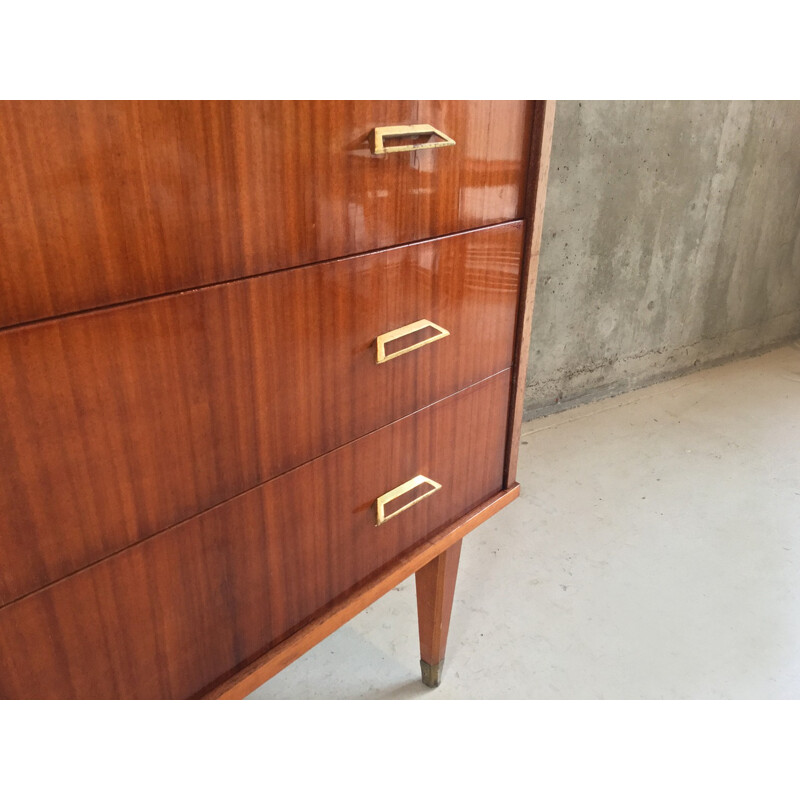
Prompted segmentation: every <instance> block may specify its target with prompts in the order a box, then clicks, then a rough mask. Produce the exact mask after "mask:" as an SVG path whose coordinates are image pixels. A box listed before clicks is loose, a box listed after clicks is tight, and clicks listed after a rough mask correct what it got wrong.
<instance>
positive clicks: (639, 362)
mask: <svg viewBox="0 0 800 800" xmlns="http://www.w3.org/2000/svg"><path fill="white" fill-rule="evenodd" d="M798 335H800V102H760V101H759V102H744V101H737V102H627V101H626V102H582V103H581V102H561V103H559V104H558V105H557V107H556V121H555V134H554V138H553V150H552V156H551V162H550V181H549V186H548V190H547V205H546V209H545V217H544V234H543V241H542V251H541V258H540V261H539V278H538V285H537V290H536V305H535V309H534V316H533V338H532V341H531V359H530V364H529V369H528V377H527V386H526V398H525V413H526V417H527V418H531V417H534V416H541V415H543V414H546V413H550V412H552V411H557V410H559V409H563V408H568V407H571V406H573V405H577V404H578V403H581V402H586V401H589V400H593V399H598V398H600V397H606V396H610V395H612V394H618V393H621V392H625V391H628V390H629V389H633V388H637V387H639V386H643V385H646V384H648V383H653V382H655V381H658V380H663V379H665V378H668V377H672V376H674V375H677V374H680V373H683V372H687V371H689V370H692V369H695V368H698V367H702V366H707V365H709V364H712V363H715V362H719V361H723V360H727V359H729V358H732V357H735V356H738V355H744V354H747V353H751V352H755V351H757V350H760V349H764V348H765V347H767V346H769V345H771V344H773V343H777V342H779V341H783V340H786V339H787V338H790V337H794V336H798Z"/></svg>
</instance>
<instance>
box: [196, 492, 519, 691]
mask: <svg viewBox="0 0 800 800" xmlns="http://www.w3.org/2000/svg"><path fill="white" fill-rule="evenodd" d="M517 497H519V486H518V485H514V486H511V487H510V488H508V489H506V490H505V491H502V492H500V493H499V494H497V495H495V496H494V497H493V498H491V499H490V500H487V501H486V502H485V503H483V504H481V505H480V506H478V507H477V508H475V509H473V510H472V511H470V512H469V513H468V514H466V515H465V516H463V517H461V519H459V520H458V521H457V522H455V523H453V524H452V525H449V526H447V527H446V528H443V529H442V530H441V531H440V532H439V533H438V534H436V535H435V536H434V537H433V539H429V540H428V541H426V542H423V543H422V544H421V545H419V546H418V547H415V548H414V549H413V550H411V551H410V552H409V553H407V554H406V555H405V556H403V557H402V558H401V559H400V560H398V561H396V562H394V563H393V564H392V565H391V566H389V567H388V568H387V569H386V570H385V571H384V572H382V573H379V574H378V575H377V577H375V578H373V579H372V580H371V581H369V583H367V584H366V585H364V586H363V587H362V588H361V589H359V590H358V592H357V593H356V594H353V595H350V596H348V597H347V598H346V599H344V600H341V601H339V602H338V603H336V604H335V605H333V606H332V607H330V608H329V609H328V610H327V611H326V612H325V613H324V614H322V615H321V616H319V617H318V618H317V619H316V620H314V621H313V622H311V623H309V624H308V625H306V626H305V627H304V628H303V629H302V630H301V631H298V632H297V633H296V634H294V636H291V637H289V638H288V639H287V640H286V641H285V642H282V643H281V644H279V645H278V646H277V647H274V648H273V649H272V650H270V651H269V652H268V653H266V654H265V655H263V656H262V657H261V658H259V659H257V660H256V661H254V662H253V663H252V664H249V665H248V666H246V667H244V668H243V669H241V670H239V671H238V672H237V673H236V674H235V675H233V676H231V677H230V678H228V679H227V680H225V681H224V682H223V683H220V684H218V685H217V686H216V687H215V688H213V689H211V690H210V691H208V692H207V693H206V694H205V695H204V699H208V700H238V699H241V698H242V697H245V696H246V695H248V694H250V692H252V691H254V690H255V689H257V688H258V687H259V686H261V684H262V683H264V682H265V681H267V680H269V678H271V677H272V676H273V675H276V674H277V673H278V672H280V671H281V670H282V669H284V668H285V667H287V666H289V664H291V663H292V662H293V661H295V660H296V659H298V658H299V657H300V656H302V655H303V654H304V653H306V652H307V651H308V650H310V649H311V648H312V647H314V645H316V644H319V643H320V642H321V641H322V640H323V639H324V638H325V637H326V636H329V635H330V634H331V633H333V632H334V631H335V630H336V629H337V628H340V627H341V626H342V625H344V624H345V622H348V621H349V620H351V619H352V618H353V617H355V616H356V614H358V613H360V612H361V611H363V610H364V609H365V608H367V607H368V606H370V605H372V603H374V602H375V601H376V600H377V599H378V598H380V597H382V596H383V595H384V594H386V592H388V591H389V590H391V589H393V588H394V587H395V586H397V584H398V583H401V582H402V581H404V580H405V579H406V578H408V577H409V576H411V575H413V574H414V573H415V572H417V571H418V570H419V569H421V568H422V567H424V566H425V565H426V564H427V563H428V562H430V561H431V560H432V559H434V558H436V557H437V556H438V555H439V554H440V553H443V552H444V551H445V550H447V549H448V548H449V547H450V546H451V545H453V544H455V543H456V542H457V541H459V540H461V539H462V538H463V537H464V536H466V534H468V533H469V532H470V531H471V530H474V529H475V528H477V527H478V525H480V524H481V523H482V522H485V521H486V520H487V519H489V517H491V516H492V515H493V514H496V513H497V512H498V511H500V509H502V508H504V507H505V506H507V505H508V504H509V503H510V502H511V501H512V500H515V499H516V498H517Z"/></svg>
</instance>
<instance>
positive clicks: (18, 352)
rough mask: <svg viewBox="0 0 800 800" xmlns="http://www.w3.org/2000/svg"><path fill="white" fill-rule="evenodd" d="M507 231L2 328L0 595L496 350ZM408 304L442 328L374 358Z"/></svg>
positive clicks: (295, 460) (266, 470) (88, 558)
mask: <svg viewBox="0 0 800 800" xmlns="http://www.w3.org/2000/svg"><path fill="white" fill-rule="evenodd" d="M521 234H522V231H521V224H519V223H510V224H507V225H502V226H497V227H495V228H492V229H488V230H482V231H476V232H472V233H468V234H460V235H456V236H452V237H447V238H444V239H442V240H439V241H435V242H427V243H423V244H418V245H412V246H408V247H403V248H396V249H392V250H389V251H385V252H382V253H376V254H372V255H368V256H359V257H355V258H350V259H343V260H341V261H337V262H333V263H328V264H321V265H317V266H312V267H304V268H301V269H296V270H288V271H285V272H281V273H277V274H274V275H267V276H263V277H260V278H252V279H248V280H246V281H238V282H233V283H229V284H225V285H221V286H215V287H210V288H208V289H202V290H197V291H193V292H188V293H185V294H181V295H173V296H169V297H165V298H158V299H155V300H149V301H145V302H142V303H135V304H131V305H127V306H122V307H117V308H113V309H107V310H104V311H100V312H92V313H89V314H83V315H78V316H73V317H68V318H64V319H60V320H54V321H50V322H44V323H37V324H34V325H30V326H24V327H21V328H16V329H12V330H9V331H5V332H3V333H0V452H1V453H2V459H3V480H2V481H0V605H2V604H4V603H8V602H10V601H11V600H13V599H15V598H17V597H20V596H22V595H24V594H26V593H28V592H30V591H33V590H35V589H37V588H39V587H41V586H43V585H45V584H47V583H49V582H51V581H54V580H57V579H59V578H61V577H63V576H64V575H67V574H69V573H71V572H73V571H75V570H76V569H80V568H81V567H84V566H86V565H87V564H89V563H93V562H94V561H97V560H99V559H101V558H103V557H106V556H108V555H110V554H112V553H114V552H116V551H118V550H120V549H122V548H123V547H126V546H128V545H130V544H132V543H134V542H136V541H138V540H140V539H141V538H144V537H146V536H149V535H152V534H154V533H156V532H157V531H160V530H163V529H164V528H166V527H168V526H169V525H173V524H175V523H177V522H180V521H182V520H185V519H187V518H189V517H191V516H193V515H194V514H197V513H199V512H201V511H203V510H205V509H208V508H210V507H211V506H213V505H215V504H217V503H220V502H222V501H223V500H227V499H229V498H230V497H233V496H234V495H236V494H238V493H240V492H243V491H245V490H247V489H250V488H252V487H254V486H256V485H257V484H259V483H262V482H264V481H266V480H269V479H270V478H272V477H274V476H276V475H278V474H280V473H282V472H285V471H286V470H288V469H291V468H293V467H296V466H297V465H299V464H302V463H304V462H306V461H308V460H310V459H312V458H315V457H316V456H318V455H321V454H322V453H325V452H327V451H329V450H331V449H333V448H334V447H338V446H339V445H342V444H344V443H346V442H348V441H351V440H352V439H354V438H356V437H358V436H361V435H363V434H365V433H368V432H369V431H372V430H375V429H377V428H379V427H380V426H382V425H385V424H387V423H389V422H391V421H392V420H395V419H398V418H400V417H402V416H404V415H406V414H410V413H412V412H414V411H416V410H417V409H419V408H422V407H423V406H426V405H429V404H430V403H433V402H435V401H436V400H439V399H441V398H443V397H446V396H448V395H450V394H452V393H454V392H456V391H458V390H460V389H463V388H465V387H466V386H469V385H470V384H472V383H474V382H475V381H478V380H481V379H482V378H485V377H487V376H489V375H492V374H494V373H497V372H499V371H501V370H503V369H506V368H507V367H509V366H510V365H511V362H512V355H513V353H512V350H513V338H514V320H515V316H516V310H517V293H518V282H519V262H520V248H521ZM423 319H427V320H431V321H433V322H435V323H437V324H439V325H440V326H441V327H443V328H444V329H445V330H447V331H449V333H450V335H449V336H447V337H445V338H441V339H439V340H437V341H433V342H432V343H431V344H429V345H426V346H423V347H420V348H418V349H416V350H413V351H411V352H408V353H406V354H404V355H401V356H398V357H396V358H393V359H391V360H389V361H386V362H385V363H381V364H377V363H376V339H377V337H378V335H379V334H382V333H385V332H388V331H391V330H394V329H397V328H400V327H402V326H405V325H407V324H408V323H413V322H415V321H417V320H423ZM430 333H434V331H433V330H429V331H428V334H430ZM413 341H415V339H414V338H413V337H404V338H403V339H401V340H398V342H397V343H395V344H407V343H408V342H413ZM390 346H391V345H389V344H387V353H391V352H393V351H390V350H388V348H389V347H390Z"/></svg>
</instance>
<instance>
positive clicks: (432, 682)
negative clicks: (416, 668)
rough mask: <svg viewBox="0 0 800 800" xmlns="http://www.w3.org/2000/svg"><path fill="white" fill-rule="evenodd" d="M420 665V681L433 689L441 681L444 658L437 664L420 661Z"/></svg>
mask: <svg viewBox="0 0 800 800" xmlns="http://www.w3.org/2000/svg"><path fill="white" fill-rule="evenodd" d="M419 665H420V667H422V682H423V683H424V684H425V685H426V686H430V687H431V689H435V688H436V687H437V686H438V685H439V684H440V683H441V682H442V669H443V667H444V659H442V660H441V661H440V662H439V663H438V664H429V663H428V662H427V661H420V662H419Z"/></svg>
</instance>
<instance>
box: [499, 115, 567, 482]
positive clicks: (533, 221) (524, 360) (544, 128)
mask: <svg viewBox="0 0 800 800" xmlns="http://www.w3.org/2000/svg"><path fill="white" fill-rule="evenodd" d="M555 113H556V101H555V100H537V101H536V102H535V108H534V113H533V132H532V135H531V159H530V167H529V171H528V191H527V198H526V216H525V218H526V225H525V253H524V255H523V257H522V274H521V278H520V298H519V311H518V314H517V332H516V343H515V345H514V364H515V369H514V370H513V378H512V385H511V405H510V408H509V418H508V443H507V450H506V474H505V483H504V485H505V486H512V485H514V484H515V483H516V480H517V460H518V458H519V437H520V429H521V427H522V415H523V410H524V409H523V406H524V402H525V376H526V373H527V369H528V351H529V350H530V338H531V319H532V317H533V299H534V295H535V293H536V274H537V272H538V269H539V250H540V247H541V243H542V221H543V217H544V200H545V195H546V194H547V176H548V174H549V172H550V147H551V145H552V142H553V123H554V121H555Z"/></svg>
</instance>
